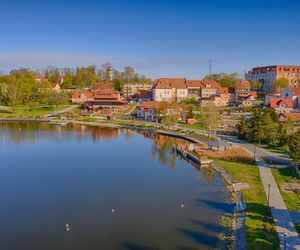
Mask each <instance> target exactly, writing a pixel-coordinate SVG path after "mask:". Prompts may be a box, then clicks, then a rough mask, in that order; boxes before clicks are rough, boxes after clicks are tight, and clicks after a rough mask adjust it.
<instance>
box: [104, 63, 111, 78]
mask: <svg viewBox="0 0 300 250" xmlns="http://www.w3.org/2000/svg"><path fill="white" fill-rule="evenodd" d="M112 78H113V71H112V67H111V66H110V65H109V64H107V65H106V68H105V79H106V81H112Z"/></svg>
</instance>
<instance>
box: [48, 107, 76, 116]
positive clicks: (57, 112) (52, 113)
mask: <svg viewBox="0 0 300 250" xmlns="http://www.w3.org/2000/svg"><path fill="white" fill-rule="evenodd" d="M78 107H79V105H71V106H70V107H67V108H65V109H62V110H58V111H53V112H51V113H50V114H47V115H44V117H50V116H54V115H60V114H63V113H66V112H69V111H71V110H73V109H76V108H78Z"/></svg>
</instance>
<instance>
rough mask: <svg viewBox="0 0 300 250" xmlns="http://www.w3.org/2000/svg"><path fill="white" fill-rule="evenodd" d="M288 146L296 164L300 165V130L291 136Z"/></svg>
mask: <svg viewBox="0 0 300 250" xmlns="http://www.w3.org/2000/svg"><path fill="white" fill-rule="evenodd" d="M288 146H289V149H290V151H291V157H292V159H293V162H294V163H297V164H299V163H300V130H298V131H297V132H296V133H294V134H292V135H290V137H289V140H288Z"/></svg>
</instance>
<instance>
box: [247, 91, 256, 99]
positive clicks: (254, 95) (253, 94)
mask: <svg viewBox="0 0 300 250" xmlns="http://www.w3.org/2000/svg"><path fill="white" fill-rule="evenodd" d="M249 95H252V96H253V97H255V98H257V92H256V91H250V92H249Z"/></svg>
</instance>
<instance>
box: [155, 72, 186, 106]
mask: <svg viewBox="0 0 300 250" xmlns="http://www.w3.org/2000/svg"><path fill="white" fill-rule="evenodd" d="M152 96H153V100H154V101H159V102H161V101H167V102H171V101H176V102H180V101H182V100H184V99H186V98H187V97H188V89H187V84H186V79H185V78H160V79H158V80H157V81H155V82H154V86H153V88H152Z"/></svg>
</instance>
